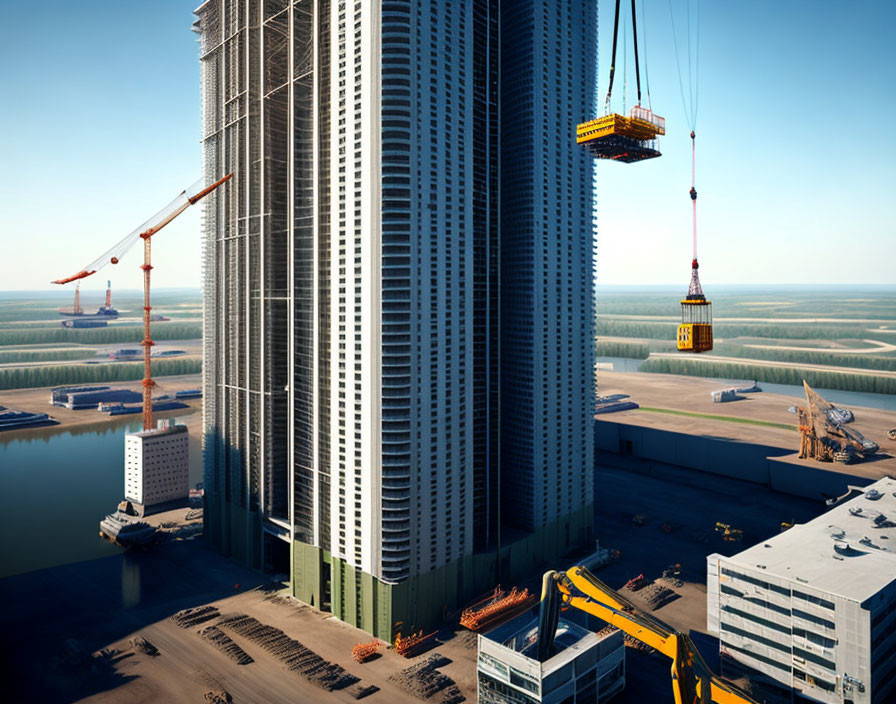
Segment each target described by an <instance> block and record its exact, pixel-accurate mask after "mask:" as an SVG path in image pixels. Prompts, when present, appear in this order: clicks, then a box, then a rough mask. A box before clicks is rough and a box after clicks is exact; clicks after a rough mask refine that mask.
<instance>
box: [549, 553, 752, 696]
mask: <svg viewBox="0 0 896 704" xmlns="http://www.w3.org/2000/svg"><path fill="white" fill-rule="evenodd" d="M569 607H572V608H575V609H579V610H580V611H583V612H585V613H587V614H591V615H592V616H595V617H597V618H599V619H601V620H602V621H605V622H606V623H608V624H609V625H611V626H615V627H616V628H618V629H619V630H621V631H623V632H624V633H625V634H626V635H628V636H630V637H631V638H633V639H635V640H636V641H638V642H640V643H643V644H644V645H647V646H649V647H651V648H653V649H655V650H656V651H657V652H659V653H662V654H663V655H665V656H667V657H669V658H671V660H672V694H673V696H674V697H675V704H756V702H755V700H754V699H752V698H751V697H750V695H749V694H747V693H746V692H745V691H743V690H742V689H740V688H739V687H737V686H736V685H734V684H732V683H730V682H726V681H725V680H723V679H722V678H720V677H718V676H717V675H715V674H714V673H713V672H712V670H710V669H709V666H708V665H707V664H706V662H705V661H704V660H703V657H702V656H701V655H700V652H699V651H698V650H697V647H696V646H695V645H694V643H693V641H692V640H691V638H690V636H688V635H687V634H686V633H681V632H679V631H676V630H675V629H674V628H672V627H671V626H668V625H666V624H665V623H663V622H662V621H660V620H659V619H657V618H655V617H653V616H648V615H647V614H644V613H642V612H641V611H640V610H639V609H638V608H637V607H636V606H635V605H634V604H633V603H632V602H630V601H628V600H627V599H626V598H625V597H623V596H622V595H621V594H619V593H618V592H616V591H614V590H613V589H611V588H610V587H608V586H607V585H606V584H604V583H603V582H601V581H600V580H599V579H598V578H597V577H595V576H594V575H593V574H591V573H590V572H589V571H588V570H587V569H585V568H584V567H582V566H577V567H572V568H571V569H569V570H567V571H566V572H555V571H550V572H546V573H545V574H544V578H543V579H542V590H541V605H540V607H539V615H538V642H537V652H538V659H539V660H540V661H541V662H544V661H545V660H546V659H548V658H549V657H550V656H551V653H552V651H553V649H554V638H555V634H556V632H557V624H558V622H559V619H560V610H561V609H563V608H569Z"/></svg>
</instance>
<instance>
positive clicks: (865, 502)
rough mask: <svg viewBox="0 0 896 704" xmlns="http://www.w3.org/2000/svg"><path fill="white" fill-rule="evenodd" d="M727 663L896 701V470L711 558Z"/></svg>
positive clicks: (711, 601) (827, 700)
mask: <svg viewBox="0 0 896 704" xmlns="http://www.w3.org/2000/svg"><path fill="white" fill-rule="evenodd" d="M707 627H708V630H709V632H710V633H712V634H714V635H716V636H718V637H719V642H720V649H721V655H722V671H723V674H725V675H726V676H736V675H738V674H741V673H744V674H747V675H748V676H751V677H753V678H754V679H755V678H759V679H760V680H765V681H766V683H769V684H771V683H777V685H778V686H779V687H780V693H781V695H782V698H783V699H784V700H788V699H791V698H792V696H793V695H792V693H796V694H799V695H800V696H802V697H804V698H805V699H808V700H809V701H815V702H823V703H824V704H885V703H886V702H894V701H896V479H890V478H886V479H881V480H880V481H878V482H875V483H874V484H872V485H871V486H869V487H866V488H865V490H864V491H863V493H861V494H860V495H859V496H857V497H855V498H853V499H851V500H849V501H845V502H844V503H842V504H840V505H838V506H837V507H836V508H833V509H832V510H830V511H828V512H827V513H825V514H824V515H822V516H819V517H818V518H816V519H814V520H812V521H810V522H808V523H806V524H803V525H796V526H794V527H793V528H791V529H790V530H787V531H785V532H784V533H781V534H779V535H776V536H774V537H773V538H769V539H768V540H767V541H765V542H762V543H759V544H757V545H754V546H753V547H751V548H748V549H747V550H744V551H743V552H741V553H739V554H737V555H735V556H733V557H724V556H722V555H718V554H714V555H710V556H709V557H708V558H707Z"/></svg>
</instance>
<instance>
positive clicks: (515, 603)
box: [460, 585, 536, 631]
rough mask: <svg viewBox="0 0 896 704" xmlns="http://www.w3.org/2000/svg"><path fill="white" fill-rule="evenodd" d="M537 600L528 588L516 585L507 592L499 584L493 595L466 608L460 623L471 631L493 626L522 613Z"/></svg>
mask: <svg viewBox="0 0 896 704" xmlns="http://www.w3.org/2000/svg"><path fill="white" fill-rule="evenodd" d="M535 600H536V599H535V595H534V594H529V590H528V589H523V590H519V589H517V588H516V587H514V588H513V589H511V590H510V593H507V592H505V591H504V590H503V589H501V587H500V585H499V586H497V587H495V591H494V592H492V593H491V595H489V596H487V597H486V598H485V599H483V600H482V601H479V602H477V603H475V604H473V605H472V606H471V607H469V608H466V609H464V611H463V613H462V614H461V616H460V625H461V626H463V627H464V628H469V629H470V630H471V631H480V630H482V629H484V628H491V627H492V626H496V625H498V624H499V623H501V622H503V621H507V620H508V619H510V618H511V617H513V616H516V615H517V614H520V613H522V612H523V611H525V610H526V609H528V608H529V607H531V606H532V605H533V604H534V603H535Z"/></svg>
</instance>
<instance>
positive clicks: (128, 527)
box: [100, 511, 156, 547]
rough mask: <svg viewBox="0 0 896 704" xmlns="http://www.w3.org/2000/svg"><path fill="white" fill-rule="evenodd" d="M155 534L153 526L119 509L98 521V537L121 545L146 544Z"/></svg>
mask: <svg viewBox="0 0 896 704" xmlns="http://www.w3.org/2000/svg"><path fill="white" fill-rule="evenodd" d="M155 535H156V529H155V527H154V526H151V525H149V523H144V522H143V521H140V520H137V519H136V518H135V517H133V516H129V515H127V514H126V513H122V512H121V511H116V512H115V513H111V514H109V515H108V516H106V517H105V518H104V519H103V520H102V521H100V537H101V538H105V539H106V540H111V541H112V542H113V543H117V544H118V545H121V546H122V547H129V546H131V545H148V544H149V543H151V542H152V541H153V539H154V538H155Z"/></svg>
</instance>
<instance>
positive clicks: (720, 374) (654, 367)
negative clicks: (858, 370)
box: [638, 357, 896, 394]
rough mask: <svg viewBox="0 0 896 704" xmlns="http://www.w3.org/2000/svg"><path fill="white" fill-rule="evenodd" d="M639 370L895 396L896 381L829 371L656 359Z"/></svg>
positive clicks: (694, 360) (664, 358)
mask: <svg viewBox="0 0 896 704" xmlns="http://www.w3.org/2000/svg"><path fill="white" fill-rule="evenodd" d="M638 371H642V372H656V373H660V374H683V375H686V376H701V377H714V378H721V379H743V380H745V381H748V380H751V379H755V380H757V381H766V382H768V383H770V384H790V385H795V386H801V385H802V383H803V380H804V379H805V381H806V382H807V383H808V384H809V386H817V387H819V388H823V389H839V390H840V391H858V392H861V393H874V394H896V379H893V378H890V377H884V376H873V375H870V374H850V373H848V372H828V371H817V370H810V369H793V368H790V367H767V366H762V365H758V364H750V363H748V362H747V363H743V364H741V363H736V362H708V361H707V362H703V361H700V360H698V359H692V358H682V359H674V358H668V357H653V358H651V359H648V360H647V361H645V362H644V363H643V364H642V365H641V366H640V368H639V369H638Z"/></svg>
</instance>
